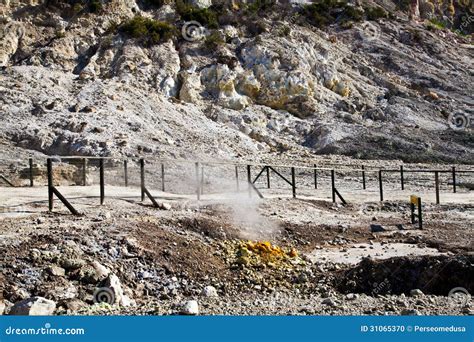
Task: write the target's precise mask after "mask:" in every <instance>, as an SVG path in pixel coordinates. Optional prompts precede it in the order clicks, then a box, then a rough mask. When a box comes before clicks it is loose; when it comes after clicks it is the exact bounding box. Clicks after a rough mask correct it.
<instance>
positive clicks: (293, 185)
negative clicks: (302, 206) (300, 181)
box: [291, 167, 296, 198]
mask: <svg viewBox="0 0 474 342" xmlns="http://www.w3.org/2000/svg"><path fill="white" fill-rule="evenodd" d="M291 183H292V185H291V187H292V190H293V198H296V176H295V168H294V167H292V168H291Z"/></svg>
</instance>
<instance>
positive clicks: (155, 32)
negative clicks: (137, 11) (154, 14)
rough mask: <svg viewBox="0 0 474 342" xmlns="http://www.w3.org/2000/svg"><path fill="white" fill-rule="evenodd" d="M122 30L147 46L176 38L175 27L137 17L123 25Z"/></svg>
mask: <svg viewBox="0 0 474 342" xmlns="http://www.w3.org/2000/svg"><path fill="white" fill-rule="evenodd" d="M120 30H121V31H122V32H123V33H125V34H127V35H128V36H130V37H133V38H136V39H139V40H141V41H142V42H143V43H144V44H146V45H154V44H158V43H159V42H161V41H166V40H168V39H171V38H173V37H176V35H177V30H176V28H175V27H174V26H172V25H170V24H168V23H166V22H163V21H158V20H153V19H148V18H144V17H142V16H136V17H134V18H133V19H130V20H129V21H127V22H126V23H125V24H123V25H122V27H121V28H120Z"/></svg>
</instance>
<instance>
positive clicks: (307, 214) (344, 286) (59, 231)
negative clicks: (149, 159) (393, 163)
mask: <svg viewBox="0 0 474 342" xmlns="http://www.w3.org/2000/svg"><path fill="white" fill-rule="evenodd" d="M79 188H80V187H79ZM5 189H6V188H5ZM24 189H25V190H24V192H25V194H26V193H27V192H28V189H27V188H24ZM40 189H41V188H40ZM62 189H64V191H65V189H66V188H65V187H63V188H62ZM137 190H138V189H137ZM44 191H45V189H44V188H43V190H42V192H44ZM77 191H80V190H77ZM111 191H112V190H110V191H109V192H108V194H109V196H110V197H108V198H107V200H106V203H105V205H104V206H102V207H100V206H97V199H96V198H90V197H84V196H79V195H78V194H79V192H78V193H77V194H76V196H69V198H70V199H71V201H72V202H73V203H74V205H75V206H76V207H77V208H78V209H79V210H80V211H82V212H84V213H85V215H84V216H79V217H74V216H71V215H70V214H68V212H67V211H66V210H65V208H62V207H61V206H60V205H59V204H56V209H55V213H47V212H45V207H46V202H45V201H44V200H43V201H33V202H31V203H30V204H24V206H23V210H24V211H25V213H23V214H22V213H19V214H18V213H17V215H15V216H13V217H12V216H11V215H6V213H4V214H3V215H2V218H0V220H1V221H0V222H1V225H0V226H1V231H0V244H1V246H2V248H1V249H0V260H1V264H0V266H1V268H2V275H3V277H4V279H3V281H2V283H1V284H2V292H1V293H2V294H3V303H4V305H5V309H4V312H5V313H10V314H25V313H29V314H33V313H35V312H36V313H37V312H41V313H43V314H44V313H46V314H52V313H54V314H70V315H73V314H100V315H110V314H146V315H151V314H153V315H162V314H163V315H168V314H198V313H199V314H211V315H213V314H236V315H246V314H272V315H273V314H276V315H284V314H297V315H298V314H303V315H307V314H377V315H385V314H407V315H417V314H455V315H460V314H472V313H473V306H472V305H473V303H472V301H471V300H470V298H471V297H470V295H469V296H466V295H465V294H463V291H468V292H469V293H472V291H474V284H473V279H472V276H471V275H472V271H473V262H474V259H473V256H472V250H473V241H474V239H473V238H474V231H473V229H472V219H473V215H474V212H473V210H472V195H470V194H469V192H466V190H462V189H461V193H459V194H457V195H458V196H460V197H459V198H461V197H462V198H464V199H467V202H466V204H454V203H444V204H441V205H435V204H431V203H427V204H426V205H424V212H425V214H424V215H425V218H424V221H425V223H424V229H423V230H418V229H415V228H416V227H415V226H413V225H411V224H410V223H409V220H410V219H409V207H408V204H407V201H398V200H391V201H387V202H384V203H380V202H377V201H376V200H374V201H364V202H359V203H358V202H356V201H352V202H351V203H349V204H348V205H347V206H342V205H340V204H332V203H330V202H329V201H328V200H311V199H292V198H290V196H288V194H287V195H284V196H276V197H275V196H270V195H269V193H267V192H266V190H265V189H262V192H263V193H264V194H265V196H266V198H265V199H263V200H260V199H257V198H256V197H255V196H253V197H252V200H249V199H248V198H247V192H246V191H245V192H243V193H242V194H239V195H237V194H234V196H235V197H234V198H233V199H232V197H231V199H230V200H229V199H227V200H222V199H219V198H220V197H219V196H218V195H217V194H214V195H213V194H208V195H207V198H205V199H203V200H202V201H201V202H197V201H196V200H195V199H194V198H192V197H189V198H188V197H182V196H181V197H173V196H171V195H170V194H161V193H159V192H156V191H155V192H154V193H155V194H156V196H157V198H158V199H159V201H160V202H163V203H166V204H167V205H164V206H163V208H164V209H167V210H163V209H161V210H159V209H155V208H153V207H152V206H151V205H150V204H148V203H149V202H145V203H144V204H141V202H140V200H139V197H137V196H134V197H129V196H126V197H122V198H121V199H120V197H119V196H117V197H115V196H114V194H113V193H112V192H111ZM342 191H344V192H346V193H347V192H349V190H348V189H345V188H341V192H342ZM420 191H421V190H420ZM65 193H66V192H65ZM137 193H138V191H137ZM216 196H217V197H216ZM42 198H44V197H42ZM213 198H214V199H213ZM456 288H457V289H456ZM459 288H461V289H459ZM453 289H454V290H453ZM453 291H454V292H458V293H453ZM38 297H39V298H38ZM31 298H33V299H31ZM24 300H26V301H27V303H30V306H28V305H26V304H25V302H22V301H24ZM98 301H103V303H97V302H98ZM31 302H33V303H34V304H33V305H31ZM107 303H110V304H111V305H109V304H107Z"/></svg>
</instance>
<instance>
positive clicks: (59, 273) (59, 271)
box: [46, 266, 66, 277]
mask: <svg viewBox="0 0 474 342" xmlns="http://www.w3.org/2000/svg"><path fill="white" fill-rule="evenodd" d="M46 272H48V274H50V275H52V276H55V277H64V276H65V275H66V270H65V269H64V268H62V267H59V266H50V267H48V268H47V269H46Z"/></svg>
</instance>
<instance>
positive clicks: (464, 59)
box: [0, 0, 474, 164]
mask: <svg viewBox="0 0 474 342" xmlns="http://www.w3.org/2000/svg"><path fill="white" fill-rule="evenodd" d="M0 6H1V7H0V12H1V15H2V17H1V22H0V25H1V30H0V35H1V37H2V38H1V42H0V64H1V65H2V70H1V73H0V94H1V97H0V113H1V117H2V125H1V127H0V143H1V144H2V146H3V147H2V151H9V152H8V154H10V156H11V154H12V153H21V152H25V151H26V150H34V151H37V152H41V153H45V154H50V155H51V154H59V155H65V154H75V155H77V154H79V155H127V156H135V155H143V154H153V155H160V156H163V155H165V156H172V157H181V158H183V157H184V158H195V157H200V158H204V157H213V158H219V159H234V158H247V159H249V158H251V156H253V155H255V154H256V153H258V154H259V158H273V157H277V156H281V155H284V156H286V157H288V156H291V157H298V158H312V157H314V156H315V155H320V154H344V155H348V156H352V157H355V158H371V159H386V158H389V159H402V160H404V161H407V162H421V161H423V162H428V161H429V162H433V161H435V162H457V163H469V164H472V163H474V156H473V154H472V150H473V148H474V139H473V133H472V132H473V131H472V127H469V125H470V123H469V120H470V118H471V117H472V115H473V108H474V106H473V103H474V100H473V98H472V84H473V81H474V77H473V70H474V65H473V61H474V59H473V52H474V50H473V45H472V35H471V33H472V30H473V23H474V16H473V13H474V6H473V4H472V2H470V1H464V0H449V1H445V0H441V1H436V2H431V1H430V0H419V1H417V0H414V1H407V0H399V1H396V2H393V1H390V0H378V1H376V2H372V1H359V0H358V1H355V2H346V1H345V0H341V1H337V0H320V1H318V2H315V3H301V2H298V3H286V2H285V3H282V2H269V1H266V0H257V1H255V2H248V3H246V2H245V1H244V2H242V1H233V2H223V1H222V0H216V1H211V0H194V1H193V2H192V3H183V2H181V0H179V1H176V2H175V1H172V0H137V1H136V0H108V1H103V0H69V1H67V0H46V1H41V0H39V1H36V0H34V1H24V0H18V1H15V2H13V1H10V0H2V4H1V5H0ZM453 116H454V118H455V119H456V120H454V119H453ZM453 120H454V121H453ZM456 125H457V126H456ZM12 151H13V152H12ZM5 154H7V152H4V153H3V157H5ZM252 158H254V157H252Z"/></svg>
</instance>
